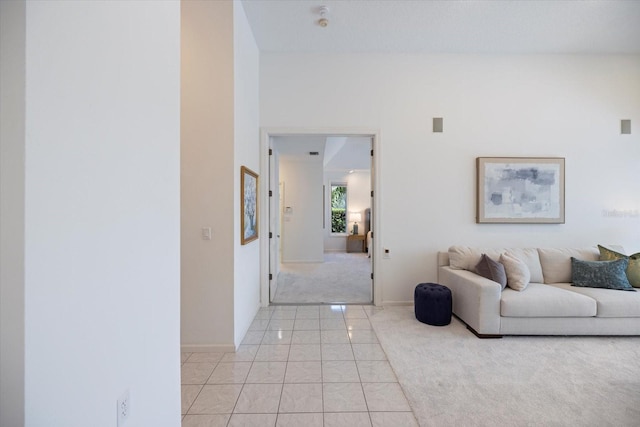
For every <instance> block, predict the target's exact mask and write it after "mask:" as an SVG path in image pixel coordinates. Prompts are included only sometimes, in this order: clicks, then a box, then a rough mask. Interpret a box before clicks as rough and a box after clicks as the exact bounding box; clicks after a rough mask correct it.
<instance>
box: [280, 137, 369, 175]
mask: <svg viewBox="0 0 640 427" xmlns="http://www.w3.org/2000/svg"><path fill="white" fill-rule="evenodd" d="M273 148H274V149H275V150H276V151H277V152H278V154H279V155H280V158H281V159H283V160H296V161H308V162H322V163H323V167H324V170H325V171H349V170H369V169H370V168H371V155H370V150H371V138H370V137H359V136H325V135H291V136H274V137H273ZM310 151H317V152H318V156H311V155H309V152H310Z"/></svg>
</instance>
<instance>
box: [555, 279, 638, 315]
mask: <svg viewBox="0 0 640 427" xmlns="http://www.w3.org/2000/svg"><path fill="white" fill-rule="evenodd" d="M547 286H551V287H555V288H558V289H562V290H567V291H570V292H575V293H578V294H580V295H584V296H587V297H589V298H593V299H594V300H595V301H596V303H597V305H598V312H597V313H598V314H597V315H596V317H640V292H625V291H618V290H615V289H602V288H576V287H575V286H571V283H555V284H553V285H547Z"/></svg>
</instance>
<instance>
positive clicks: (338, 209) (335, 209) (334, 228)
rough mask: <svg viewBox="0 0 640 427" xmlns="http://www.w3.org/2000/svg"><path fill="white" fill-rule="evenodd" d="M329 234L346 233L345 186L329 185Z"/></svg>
mask: <svg viewBox="0 0 640 427" xmlns="http://www.w3.org/2000/svg"><path fill="white" fill-rule="evenodd" d="M331 232H332V233H346V232H347V184H331Z"/></svg>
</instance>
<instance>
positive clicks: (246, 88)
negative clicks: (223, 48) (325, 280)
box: [232, 2, 269, 348]
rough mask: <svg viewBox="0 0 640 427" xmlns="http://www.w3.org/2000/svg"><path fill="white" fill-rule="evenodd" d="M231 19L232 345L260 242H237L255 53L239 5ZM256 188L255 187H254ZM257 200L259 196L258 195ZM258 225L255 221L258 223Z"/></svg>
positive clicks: (252, 310) (253, 135)
mask: <svg viewBox="0 0 640 427" xmlns="http://www.w3.org/2000/svg"><path fill="white" fill-rule="evenodd" d="M233 6H234V7H233V17H234V26H233V31H234V67H233V69H234V98H235V100H234V133H235V141H234V142H235V144H234V148H235V155H234V159H235V160H234V164H235V168H234V178H233V180H234V188H235V189H236V190H235V191H234V202H233V207H234V208H233V209H232V211H233V218H234V227H233V232H234V233H233V235H234V237H233V241H234V248H235V250H234V260H233V261H234V288H233V292H234V297H233V306H234V314H233V315H234V342H235V346H236V348H237V347H238V346H239V345H240V343H241V341H242V339H243V338H244V335H245V333H246V332H247V330H248V329H249V326H250V325H251V322H252V321H253V318H254V317H255V315H256V313H257V311H258V309H259V307H260V241H259V240H254V241H252V242H249V243H248V244H246V245H242V244H241V242H240V233H241V230H240V229H241V225H240V214H241V213H240V167H241V166H246V167H248V168H249V169H251V170H252V171H254V172H256V173H258V174H259V175H260V176H259V178H258V179H269V177H268V176H267V172H266V171H265V172H262V173H260V172H261V171H260V169H259V166H260V159H259V153H260V130H259V129H260V128H259V125H260V123H259V105H258V96H259V93H258V83H259V78H260V76H259V51H258V46H257V45H256V42H255V39H254V38H253V33H252V31H251V28H250V27H249V22H248V21H247V17H246V15H245V13H244V8H243V7H242V4H241V3H240V2H234V3H233ZM258 188H259V186H258ZM258 200H260V195H258ZM258 215H268V213H267V207H261V206H258ZM258 223H259V222H258ZM267 233H268V230H260V229H258V239H263V238H267Z"/></svg>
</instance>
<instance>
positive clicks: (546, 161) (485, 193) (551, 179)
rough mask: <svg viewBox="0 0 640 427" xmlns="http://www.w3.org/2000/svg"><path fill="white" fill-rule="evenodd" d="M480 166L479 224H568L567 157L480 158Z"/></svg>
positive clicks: (478, 165)
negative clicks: (565, 195) (565, 187)
mask: <svg viewBox="0 0 640 427" xmlns="http://www.w3.org/2000/svg"><path fill="white" fill-rule="evenodd" d="M476 167H477V196H476V197H477V212H476V222H478V223H520V224H535V223H543V224H563V223H564V158H559V157H540V158H535V157H533V158H532V157H478V158H477V159H476Z"/></svg>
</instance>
